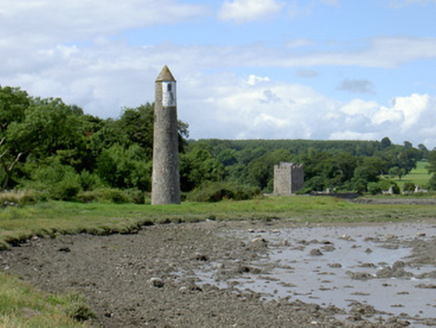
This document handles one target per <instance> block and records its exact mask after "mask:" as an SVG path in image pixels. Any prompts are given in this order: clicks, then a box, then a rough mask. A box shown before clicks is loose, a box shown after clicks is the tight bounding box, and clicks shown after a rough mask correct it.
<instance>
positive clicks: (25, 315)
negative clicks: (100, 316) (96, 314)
mask: <svg viewBox="0 0 436 328" xmlns="http://www.w3.org/2000/svg"><path fill="white" fill-rule="evenodd" d="M0 286H1V288H0V327H1V328H3V327H4V328H14V327H17V328H18V327H20V328H31V327H53V328H55V327H65V328H68V327H90V325H89V324H88V323H82V322H79V321H77V320H75V318H89V317H92V316H93V314H92V312H91V311H90V310H89V308H88V307H87V305H86V303H85V302H84V298H83V297H82V296H80V295H77V294H67V295H64V296H59V295H49V294H46V293H43V292H41V291H38V290H36V289H35V288H33V287H32V286H30V285H29V284H28V283H25V282H23V281H20V280H18V279H17V278H15V277H13V276H10V275H6V274H3V273H0Z"/></svg>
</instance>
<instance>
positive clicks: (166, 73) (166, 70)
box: [156, 65, 176, 82]
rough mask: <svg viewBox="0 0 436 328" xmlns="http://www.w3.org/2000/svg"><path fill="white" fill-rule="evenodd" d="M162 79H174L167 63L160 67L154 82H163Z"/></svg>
mask: <svg viewBox="0 0 436 328" xmlns="http://www.w3.org/2000/svg"><path fill="white" fill-rule="evenodd" d="M163 81H174V82H175V81H176V79H175V78H174V76H173V74H171V72H170V69H169V68H168V66H167V65H165V66H164V67H163V68H162V71H161V72H160V73H159V75H158V77H157V78H156V82H163Z"/></svg>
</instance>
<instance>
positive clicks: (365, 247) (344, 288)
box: [197, 223, 436, 319]
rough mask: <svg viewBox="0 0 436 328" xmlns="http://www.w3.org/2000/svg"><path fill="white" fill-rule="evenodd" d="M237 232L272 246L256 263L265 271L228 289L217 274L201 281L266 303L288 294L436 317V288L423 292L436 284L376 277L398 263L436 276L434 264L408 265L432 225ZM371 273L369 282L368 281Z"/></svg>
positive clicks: (327, 302)
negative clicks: (253, 295) (415, 246)
mask: <svg viewBox="0 0 436 328" xmlns="http://www.w3.org/2000/svg"><path fill="white" fill-rule="evenodd" d="M231 233H233V234H235V235H236V236H237V237H239V238H243V239H244V240H245V241H246V242H247V243H250V242H251V240H253V239H254V238H258V237H261V238H263V239H265V240H266V241H267V245H268V249H269V251H268V255H267V256H265V257H263V258H262V259H261V260H260V261H257V262H254V263H251V265H252V266H254V267H257V268H260V269H261V270H262V272H261V273H260V274H250V273H244V274H243V275H242V276H241V277H240V278H239V279H236V280H227V281H226V282H225V283H223V282H222V280H219V279H217V277H216V275H214V273H213V270H212V271H209V272H208V271H204V272H197V275H198V277H199V278H200V279H201V280H202V281H203V282H205V283H214V284H216V285H221V286H223V284H225V285H228V284H234V283H236V288H238V289H240V290H245V289H250V290H252V291H254V292H257V293H261V294H262V297H264V298H265V299H271V298H279V297H282V298H283V297H287V296H290V297H291V299H294V300H296V299H298V300H301V301H304V302H310V303H315V304H319V305H322V306H328V305H334V306H336V307H339V308H342V309H345V310H349V306H350V305H351V304H352V303H353V302H355V301H358V302H360V303H363V304H369V305H371V306H373V307H374V308H375V309H376V310H378V311H381V312H386V313H387V314H388V315H391V314H392V315H401V314H404V313H405V314H407V315H408V316H409V317H412V318H413V317H415V318H417V319H418V318H435V317H436V292H435V289H434V288H418V287H417V286H418V285H422V284H424V285H435V284H436V279H417V278H415V277H409V278H407V277H406V278H403V277H397V278H377V277H376V273H377V272H378V271H379V270H381V269H383V268H385V267H387V266H389V267H392V266H393V265H394V263H395V262H397V261H403V262H404V263H405V266H404V268H403V269H404V271H406V272H409V273H412V274H413V275H419V274H422V273H425V272H431V271H434V270H436V268H435V265H419V266H417V265H414V266H410V265H408V264H407V262H408V261H409V260H410V258H408V257H410V255H411V254H412V245H413V243H414V241H416V240H417V239H421V240H430V239H431V238H435V236H436V226H434V225H430V224H423V223H419V224H414V223H398V224H387V225H370V226H353V227H338V226H334V227H325V226H322V227H321V226H320V227H302V228H301V227H300V228H292V229H280V230H270V231H269V230H266V231H264V230H259V231H253V230H250V231H233V232H231ZM313 254H318V255H313ZM397 265H398V264H397ZM365 274H367V275H368V276H369V277H368V278H369V279H364V280H362V279H361V278H362V276H363V277H364V278H365Z"/></svg>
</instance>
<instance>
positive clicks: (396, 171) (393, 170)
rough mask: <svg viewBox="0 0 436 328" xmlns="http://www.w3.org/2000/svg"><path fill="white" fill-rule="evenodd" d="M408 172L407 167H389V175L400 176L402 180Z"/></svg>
mask: <svg viewBox="0 0 436 328" xmlns="http://www.w3.org/2000/svg"><path fill="white" fill-rule="evenodd" d="M405 174H406V170H405V169H400V168H399V167H397V166H395V167H391V168H390V169H389V175H390V176H392V177H398V180H400V181H401V178H402V177H403V176H404V175H405Z"/></svg>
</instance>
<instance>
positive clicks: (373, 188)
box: [368, 182, 383, 195]
mask: <svg viewBox="0 0 436 328" xmlns="http://www.w3.org/2000/svg"><path fill="white" fill-rule="evenodd" d="M382 191H383V189H382V187H381V186H380V184H379V183H377V182H370V183H368V192H369V193H370V194H371V195H377V194H381V193H382Z"/></svg>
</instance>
